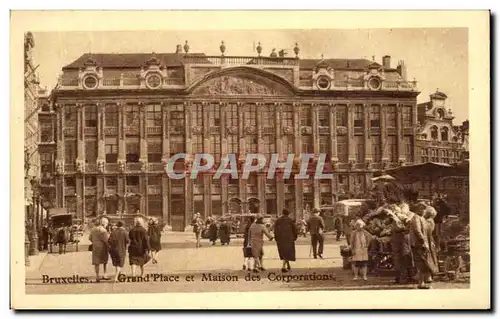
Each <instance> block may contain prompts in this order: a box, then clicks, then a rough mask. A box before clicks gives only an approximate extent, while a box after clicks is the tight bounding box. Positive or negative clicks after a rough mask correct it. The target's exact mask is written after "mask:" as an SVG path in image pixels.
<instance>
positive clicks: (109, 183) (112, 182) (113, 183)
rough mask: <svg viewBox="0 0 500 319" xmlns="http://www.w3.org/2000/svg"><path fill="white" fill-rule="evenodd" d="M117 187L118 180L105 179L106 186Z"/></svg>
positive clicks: (115, 178) (113, 177)
mask: <svg viewBox="0 0 500 319" xmlns="http://www.w3.org/2000/svg"><path fill="white" fill-rule="evenodd" d="M116 185H118V178H117V177H116V176H107V177H106V186H116Z"/></svg>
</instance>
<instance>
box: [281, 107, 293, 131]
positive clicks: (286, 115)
mask: <svg viewBox="0 0 500 319" xmlns="http://www.w3.org/2000/svg"><path fill="white" fill-rule="evenodd" d="M282 114H283V115H282V123H283V124H282V125H283V127H292V128H293V111H292V110H291V109H290V108H286V109H285V108H283V113H282Z"/></svg>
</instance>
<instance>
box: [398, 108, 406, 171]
mask: <svg viewBox="0 0 500 319" xmlns="http://www.w3.org/2000/svg"><path fill="white" fill-rule="evenodd" d="M396 110H397V113H396V134H397V135H396V136H397V146H398V157H397V158H398V162H399V163H400V164H402V163H404V162H405V161H406V156H405V152H404V128H403V103H398V105H397V107H396Z"/></svg>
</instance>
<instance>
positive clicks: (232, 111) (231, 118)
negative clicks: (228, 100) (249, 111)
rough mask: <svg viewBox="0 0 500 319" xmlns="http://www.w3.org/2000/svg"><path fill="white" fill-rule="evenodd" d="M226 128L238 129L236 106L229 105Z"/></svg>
mask: <svg viewBox="0 0 500 319" xmlns="http://www.w3.org/2000/svg"><path fill="white" fill-rule="evenodd" d="M226 126H227V127H238V105H236V104H229V105H228V107H227V111H226Z"/></svg>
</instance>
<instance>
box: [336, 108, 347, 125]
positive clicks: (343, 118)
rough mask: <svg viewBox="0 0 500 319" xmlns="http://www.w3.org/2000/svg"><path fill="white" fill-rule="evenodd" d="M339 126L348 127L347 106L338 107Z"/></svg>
mask: <svg viewBox="0 0 500 319" xmlns="http://www.w3.org/2000/svg"><path fill="white" fill-rule="evenodd" d="M336 113H337V114H336V115H337V126H347V106H345V105H339V106H337V107H336Z"/></svg>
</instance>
